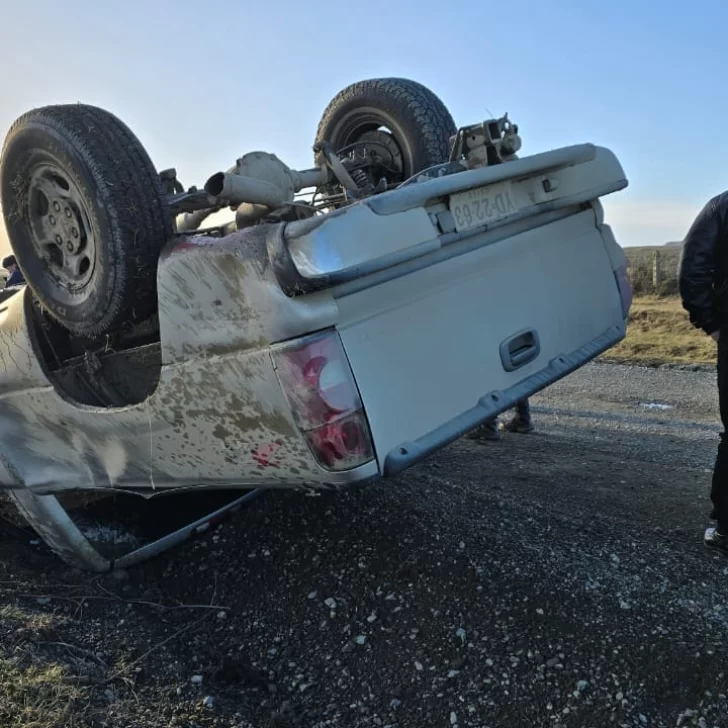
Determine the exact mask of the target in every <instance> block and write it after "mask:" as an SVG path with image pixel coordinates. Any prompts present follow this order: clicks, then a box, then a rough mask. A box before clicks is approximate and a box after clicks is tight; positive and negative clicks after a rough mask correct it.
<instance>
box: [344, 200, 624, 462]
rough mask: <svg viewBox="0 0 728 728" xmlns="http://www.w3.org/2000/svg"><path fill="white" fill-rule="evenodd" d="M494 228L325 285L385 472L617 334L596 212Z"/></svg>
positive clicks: (614, 298)
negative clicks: (384, 274)
mask: <svg viewBox="0 0 728 728" xmlns="http://www.w3.org/2000/svg"><path fill="white" fill-rule="evenodd" d="M495 232H497V231H491V232H490V233H485V232H484V233H482V234H481V235H479V236H477V237H476V238H473V239H470V240H468V241H463V242H461V243H459V244H458V246H453V247H454V248H457V247H460V250H453V251H451V253H450V254H449V255H450V257H447V258H444V259H442V258H441V259H440V260H439V261H437V262H434V264H430V265H424V264H422V263H421V264H420V265H419V266H414V267H412V268H411V269H410V270H406V266H405V267H404V268H403V270H402V275H399V276H398V277H395V278H390V279H389V280H386V281H384V282H380V283H379V284H376V285H371V286H368V287H367V286H360V287H359V288H358V289H357V288H356V287H355V288H353V289H352V288H348V289H347V287H346V286H341V287H339V289H338V290H336V289H335V290H334V293H335V295H336V296H337V303H338V306H339V313H340V317H339V324H338V329H339V332H340V335H341V339H342V341H343V344H344V347H345V349H346V352H347V355H348V357H349V360H350V363H351V367H352V370H353V372H354V375H355V377H356V381H357V384H358V386H359V389H360V393H361V397H362V401H363V403H364V406H365V409H366V413H367V416H368V419H369V424H370V426H371V431H372V437H373V439H374V444H375V448H376V453H377V458H378V461H379V464H380V467H381V468H382V469H383V472H384V473H385V474H394V473H396V472H399V471H400V470H402V469H403V468H404V467H407V466H408V465H410V464H412V462H414V461H417V460H419V459H421V458H422V457H424V456H425V455H427V454H428V453H429V452H431V451H432V450H435V449H437V447H440V446H442V445H444V444H446V443H447V442H450V441H452V440H454V439H456V438H457V437H458V436H460V435H461V434H463V433H464V432H465V431H467V430H469V429H471V428H472V427H473V426H474V425H476V424H477V423H478V422H482V421H483V420H485V419H487V417H489V416H492V415H493V414H496V413H498V412H500V411H503V410H504V409H506V408H508V407H509V406H511V405H512V404H513V403H514V402H515V401H516V400H517V399H518V398H520V397H521V396H524V395H527V394H532V393H533V392H534V391H537V390H538V389H540V388H542V387H544V386H547V385H548V384H549V383H551V382H552V381H555V380H556V379H559V378H560V377H562V376H564V374H566V373H567V372H568V371H571V370H573V369H574V368H576V367H577V366H580V365H581V364H583V363H584V362H585V361H587V360H588V359H590V358H593V357H594V356H595V355H596V354H598V353H600V351H601V350H603V349H606V348H608V347H609V346H611V345H612V344H614V343H616V342H617V341H619V340H620V339H621V338H622V337H623V336H624V325H625V324H624V313H623V310H622V302H621V298H620V293H619V290H618V287H617V284H616V282H615V274H614V270H613V265H612V262H611V261H610V257H609V254H608V252H607V249H606V247H605V242H604V239H603V237H602V234H601V232H600V229H599V228H598V227H597V222H596V217H595V211H594V209H592V208H591V207H589V208H587V209H581V210H579V209H578V208H577V209H576V210H573V209H572V210H571V211H570V212H566V211H562V212H561V213H560V215H554V214H552V216H551V218H550V222H544V220H543V219H542V220H541V221H540V224H539V225H538V226H537V227H534V226H533V221H532V224H531V226H530V229H524V228H522V229H521V231H520V232H514V231H511V232H510V233H509V234H507V235H502V236H501V238H500V240H498V239H497V237H496V238H494V237H493V235H494V233H495ZM503 232H504V233H505V230H504V231H503ZM466 245H467V248H465V247H461V246H466ZM440 252H442V251H440Z"/></svg>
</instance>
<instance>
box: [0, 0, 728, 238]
mask: <svg viewBox="0 0 728 728" xmlns="http://www.w3.org/2000/svg"><path fill="white" fill-rule="evenodd" d="M364 7H366V6H365V5H363V4H358V3H342V2H340V1H339V2H329V1H328V0H327V1H326V2H318V3H312V2H308V3H299V2H297V3H293V2H290V0H278V2H250V0H242V1H240V2H238V3H237V4H236V3H231V2H229V0H228V2H224V3H223V2H217V1H216V0H208V2H200V1H199V0H195V1H193V0H180V1H178V2H174V3H172V2H162V1H161V0H147V1H146V2H142V1H140V0H126V1H125V2H123V3H122V2H119V1H118V0H114V1H113V2H112V1H111V0H110V1H109V2H107V3H99V2H91V1H89V0H69V2H66V3H62V2H60V0H55V1H53V0H35V1H34V2H33V3H28V4H27V5H22V4H20V3H17V2H12V3H11V0H7V2H5V3H3V11H2V16H3V17H2V25H1V26H0V69H2V72H1V73H0V135H2V136H4V135H5V133H6V132H7V129H8V127H9V126H10V124H11V123H12V122H13V120H14V119H15V118H16V117H17V116H18V115H20V114H21V113H23V112H24V111H26V110H27V109H29V108H32V107H34V106H40V105H44V104H49V103H62V102H75V101H83V102H85V103H91V104H97V105H100V106H103V107H106V108H108V109H109V110H111V111H113V112H114V113H116V114H118V115H119V116H120V117H121V118H122V119H123V120H124V121H126V122H127V123H128V124H129V125H130V126H131V128H132V129H133V130H134V131H135V132H136V133H137V135H138V136H139V137H140V139H141V140H142V142H143V143H144V144H145V146H146V147H147V149H148V150H149V152H150V154H151V156H152V158H153V159H154V161H155V163H156V165H157V167H158V168H159V169H162V168H165V167H170V166H174V167H176V168H177V170H178V172H179V175H180V178H181V180H182V182H183V183H184V184H185V185H191V184H198V185H201V184H202V183H203V182H204V181H205V179H206V178H207V177H208V176H209V175H210V174H212V173H213V172H216V171H218V170H220V169H222V168H227V167H228V166H229V165H230V164H232V163H233V161H234V160H235V158H236V157H238V156H240V155H241V154H242V153H244V152H246V151H252V150H255V149H264V150H267V151H272V152H275V153H276V154H278V156H280V157H281V158H282V159H284V160H285V161H286V162H287V163H288V164H290V165H291V166H294V167H299V168H302V167H308V166H310V162H311V152H310V148H311V144H312V142H313V137H314V134H315V131H316V125H317V124H318V120H319V117H320V115H321V113H322V111H323V109H324V108H325V106H326V104H327V103H328V101H329V100H330V98H331V97H332V96H334V95H335V94H336V93H337V92H338V91H339V90H340V89H341V88H343V87H344V86H346V85H348V84H349V83H351V82H353V81H357V80H360V79H364V78H374V77H381V76H404V77H409V78H412V79H414V80H417V81H420V82H421V83H424V84H425V85H427V86H429V87H430V88H432V89H433V90H434V91H435V92H436V93H437V94H438V95H439V96H440V97H441V98H442V99H443V101H444V102H445V103H446V104H447V105H448V107H449V108H450V111H451V113H452V114H453V117H454V118H455V121H456V123H458V124H467V123H473V122H476V121H481V120H483V119H484V118H486V117H488V116H489V115H490V113H491V112H492V114H493V115H500V114H501V113H503V112H505V111H508V112H509V114H510V117H511V118H512V120H513V121H515V122H516V123H517V124H518V125H519V127H520V130H521V133H522V136H523V140H524V146H523V150H522V154H528V153H535V152H540V151H544V150H547V149H552V148H554V147H558V146H563V145H566V144H572V143H578V142H584V141H590V142H594V143H596V144H600V145H604V146H607V147H610V148H611V149H612V150H613V151H614V152H616V154H617V155H618V157H619V158H620V160H621V162H622V164H623V166H624V167H625V170H626V172H627V175H628V177H629V180H630V186H629V188H628V189H627V190H626V191H624V192H621V193H618V194H616V195H613V196H610V198H607V199H606V201H605V207H606V209H607V215H608V221H609V222H610V223H611V224H612V225H613V227H614V229H615V231H616V234H617V238H618V240H619V241H620V242H621V243H622V244H623V245H625V246H629V245H641V244H661V243H663V242H666V241H668V240H673V239H680V238H682V237H683V236H684V234H685V232H686V229H687V227H688V226H689V224H690V222H691V221H692V218H693V217H694V215H695V214H696V213H697V211H698V210H699V208H700V207H701V206H702V205H703V204H704V202H705V201H706V200H707V199H708V198H709V197H710V196H712V195H714V194H716V193H717V192H719V191H722V190H723V189H724V188H727V187H728V170H727V169H726V162H728V133H726V130H727V129H728V94H726V92H725V84H724V78H725V65H726V60H728V51H727V50H726V45H725V28H726V24H727V22H728V3H723V2H720V1H719V0H702V1H701V0H696V1H695V2H693V3H691V4H690V5H689V6H687V7H685V6H683V7H685V9H683V7H680V9H678V6H675V10H674V11H672V10H669V9H668V7H669V6H668V5H667V4H662V3H658V2H647V1H645V0H632V1H631V2H627V1H626V0H610V1H609V2H605V1H604V0H582V2H574V1H573V0H558V1H557V2H551V3H548V2H543V0H521V1H520V2H517V3H506V2H497V3H496V2H493V1H492V0H484V1H481V2H477V3H473V2H472V1H471V2H467V3H465V2H458V1H456V0H451V2H447V3H442V2H433V1H432V0H390V2H387V3H382V4H381V5H380V4H378V3H372V4H371V5H369V6H368V8H367V9H364V10H362V9H360V8H364ZM0 236H2V231H0Z"/></svg>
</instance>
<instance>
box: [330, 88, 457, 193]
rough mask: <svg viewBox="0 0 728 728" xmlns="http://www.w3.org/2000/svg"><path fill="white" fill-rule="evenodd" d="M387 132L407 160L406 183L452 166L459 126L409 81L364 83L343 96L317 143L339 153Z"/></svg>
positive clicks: (428, 93) (336, 100) (333, 106)
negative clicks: (452, 146)
mask: <svg viewBox="0 0 728 728" xmlns="http://www.w3.org/2000/svg"><path fill="white" fill-rule="evenodd" d="M380 127H385V128H386V129H387V130H388V131H389V132H390V133H391V136H392V137H393V138H394V141H395V142H396V144H397V146H398V147H399V149H400V151H401V154H402V161H403V165H402V166H403V169H402V174H401V177H402V179H399V180H396V181H400V182H402V181H404V180H406V179H408V178H409V177H411V176H412V175H413V174H416V173H417V172H420V171H422V170H423V169H426V168H427V167H432V166H433V165H435V164H442V163H443V162H447V161H448V159H449V156H450V138H451V137H452V136H453V135H454V134H455V133H456V131H457V128H456V126H455V122H454V121H453V119H452V116H450V112H449V111H448V110H447V107H446V106H445V104H444V103H443V102H442V101H441V100H440V99H439V97H438V96H436V95H435V94H434V93H433V92H432V91H430V90H429V89H428V88H426V87H425V86H423V85H422V84H419V83H417V82H415V81H410V80H409V79H405V78H377V79H371V80H368V81H359V82H358V83H354V84H352V85H351V86H347V87H346V88H345V89H344V90H343V91H340V92H339V93H338V94H337V95H336V96H335V97H334V98H333V100H332V101H331V103H330V104H329V105H328V107H327V108H326V111H325V112H324V115H323V116H322V118H321V121H320V122H319V126H318V131H317V132H316V141H317V142H318V141H327V142H329V143H330V144H331V145H332V146H333V147H334V149H335V150H336V151H337V152H338V151H339V150H341V149H342V148H344V147H346V146H348V145H350V144H353V143H356V142H357V141H358V139H359V138H361V136H362V134H366V133H371V132H373V131H375V130H376V129H379V128H380Z"/></svg>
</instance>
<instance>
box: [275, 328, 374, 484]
mask: <svg viewBox="0 0 728 728" xmlns="http://www.w3.org/2000/svg"><path fill="white" fill-rule="evenodd" d="M273 361H274V363H275V367H276V371H277V372H278V379H279V381H280V383H281V387H282V388H283V391H284V392H285V394H286V397H287V398H288V401H289V403H290V405H291V409H292V410H293V416H294V417H295V419H296V423H297V424H298V426H299V428H300V429H301V431H302V432H303V434H304V436H305V438H306V440H307V442H308V444H309V447H310V448H311V451H312V452H313V454H314V456H315V457H316V460H317V461H318V462H319V464H320V465H321V466H322V467H324V468H326V469H327V470H350V469H351V468H355V467H357V466H358V465H362V464H363V463H366V462H368V461H369V460H372V458H373V457H374V449H373V447H372V439H371V434H370V432H369V425H368V424H367V420H366V416H365V415H364V412H363V409H362V403H361V399H360V397H359V391H358V390H357V388H356V382H355V381H354V375H353V374H352V372H351V368H350V367H349V361H348V359H347V358H346V353H345V352H344V348H343V346H342V345H341V340H340V339H339V336H338V334H336V333H333V332H332V333H326V334H319V335H316V336H313V337H310V338H307V339H303V340H299V341H297V342H295V343H294V344H290V345H286V346H282V347H280V348H277V349H275V350H274V351H273Z"/></svg>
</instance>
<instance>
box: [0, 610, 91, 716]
mask: <svg viewBox="0 0 728 728" xmlns="http://www.w3.org/2000/svg"><path fill="white" fill-rule="evenodd" d="M0 625H2V627H1V628H0V629H1V634H2V645H1V646H0V725H2V728H29V727H30V726H33V728H74V727H75V726H79V727H80V726H82V725H86V722H85V721H86V718H87V717H88V708H89V705H88V700H87V697H86V694H85V689H84V688H83V687H82V685H80V684H79V680H78V678H79V672H80V671H79V670H77V669H73V668H74V667H76V665H74V664H72V662H70V661H66V660H58V659H56V658H55V656H54V655H53V654H52V650H51V649H50V647H45V645H51V644H53V643H51V642H49V640H50V639H52V636H53V633H54V624H53V620H52V618H50V617H49V616H47V615H38V614H33V613H30V612H26V611H25V610H23V609H21V608H18V607H13V606H5V607H2V608H0Z"/></svg>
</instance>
